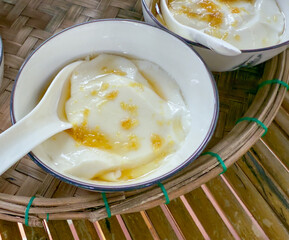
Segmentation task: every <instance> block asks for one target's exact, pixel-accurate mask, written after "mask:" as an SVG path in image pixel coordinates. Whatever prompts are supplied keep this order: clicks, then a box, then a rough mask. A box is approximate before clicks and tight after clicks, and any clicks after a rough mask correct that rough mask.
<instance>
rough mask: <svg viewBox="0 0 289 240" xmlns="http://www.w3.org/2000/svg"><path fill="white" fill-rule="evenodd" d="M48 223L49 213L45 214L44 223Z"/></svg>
mask: <svg viewBox="0 0 289 240" xmlns="http://www.w3.org/2000/svg"><path fill="white" fill-rule="evenodd" d="M48 221H49V213H47V214H46V222H48Z"/></svg>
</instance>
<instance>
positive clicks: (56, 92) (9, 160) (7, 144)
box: [0, 61, 82, 175]
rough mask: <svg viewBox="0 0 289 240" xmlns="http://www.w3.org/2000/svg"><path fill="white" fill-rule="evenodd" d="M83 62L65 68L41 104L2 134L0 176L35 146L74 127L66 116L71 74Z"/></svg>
mask: <svg viewBox="0 0 289 240" xmlns="http://www.w3.org/2000/svg"><path fill="white" fill-rule="evenodd" d="M81 62H82V61H77V62H74V63H71V64H69V65H67V66H66V67H65V68H63V69H62V70H61V71H60V72H59V73H58V74H57V76H56V77H55V78H54V79H53V81H52V83H51V84H50V86H49V88H48V89H47V91H46V93H45V95H44V96H43V98H42V99H41V101H40V102H39V103H38V105H37V106H36V107H35V108H34V109H33V110H32V111H31V112H30V113H29V114H27V115H26V116H25V117H24V118H22V119H21V120H20V121H18V122H16V124H14V125H13V126H12V127H10V128H8V129H7V130H6V131H4V132H3V133H2V134H0V175H1V174H2V173H3V172H5V171H6V170H7V169H8V168H9V167H11V166H12V165H13V164H14V163H16V162H17V161H18V160H19V159H20V158H22V157H23V156H25V155H26V154H27V153H28V152H30V151H31V150H32V149H33V148H34V147H36V146H37V145H39V144H40V143H42V142H43V141H45V140H46V139H48V138H49V137H51V136H53V135H54V134H56V133H58V132H61V131H63V130H65V129H69V128H71V127H72V125H71V124H70V123H69V122H67V120H66V118H65V115H64V103H65V100H66V99H65V98H66V96H67V92H68V91H67V89H66V91H65V88H67V87H68V82H69V81H66V80H67V79H68V77H69V76H70V74H71V71H72V70H73V69H74V68H76V67H77V66H78V65H79V64H80V63H81Z"/></svg>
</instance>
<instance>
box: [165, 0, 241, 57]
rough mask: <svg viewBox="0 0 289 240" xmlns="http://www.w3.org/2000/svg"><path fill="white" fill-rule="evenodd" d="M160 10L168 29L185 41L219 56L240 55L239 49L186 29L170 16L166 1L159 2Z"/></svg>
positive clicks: (217, 39)
mask: <svg viewBox="0 0 289 240" xmlns="http://www.w3.org/2000/svg"><path fill="white" fill-rule="evenodd" d="M161 10H162V15H163V18H164V20H165V22H166V24H167V26H168V28H169V29H170V30H171V31H173V32H175V33H177V34H179V35H180V36H182V37H184V38H187V39H191V40H192V41H194V42H197V43H200V44H202V45H204V46H206V47H208V48H210V49H211V50H213V51H215V52H216V53H219V54H221V55H225V56H237V55H239V54H241V51H240V49H238V48H236V47H235V46H233V45H231V44H230V43H228V42H226V41H224V40H222V39H219V38H216V37H212V36H210V35H208V34H205V33H203V32H201V31H199V30H197V29H195V28H191V27H188V26H186V25H183V24H181V23H180V22H178V21H177V20H176V19H175V18H174V16H173V15H172V14H171V12H170V10H169V8H168V6H167V0H161Z"/></svg>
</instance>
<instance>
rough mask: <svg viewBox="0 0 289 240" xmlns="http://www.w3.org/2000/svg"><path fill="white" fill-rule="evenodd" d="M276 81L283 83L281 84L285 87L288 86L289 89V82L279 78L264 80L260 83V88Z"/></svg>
mask: <svg viewBox="0 0 289 240" xmlns="http://www.w3.org/2000/svg"><path fill="white" fill-rule="evenodd" d="M274 83H278V84H281V85H283V86H284V87H286V88H287V91H288V90H289V85H288V84H287V83H285V82H283V81H281V80H279V79H272V80H267V81H264V82H262V83H260V84H259V85H258V88H261V87H264V86H265V85H267V84H274Z"/></svg>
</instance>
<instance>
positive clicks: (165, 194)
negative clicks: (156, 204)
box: [158, 183, 170, 204]
mask: <svg viewBox="0 0 289 240" xmlns="http://www.w3.org/2000/svg"><path fill="white" fill-rule="evenodd" d="M158 185H159V187H160V188H161V190H162V191H163V193H164V196H165V198H166V204H169V203H170V198H169V195H168V192H167V190H166V189H165V186H164V185H163V184H162V183H158Z"/></svg>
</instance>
